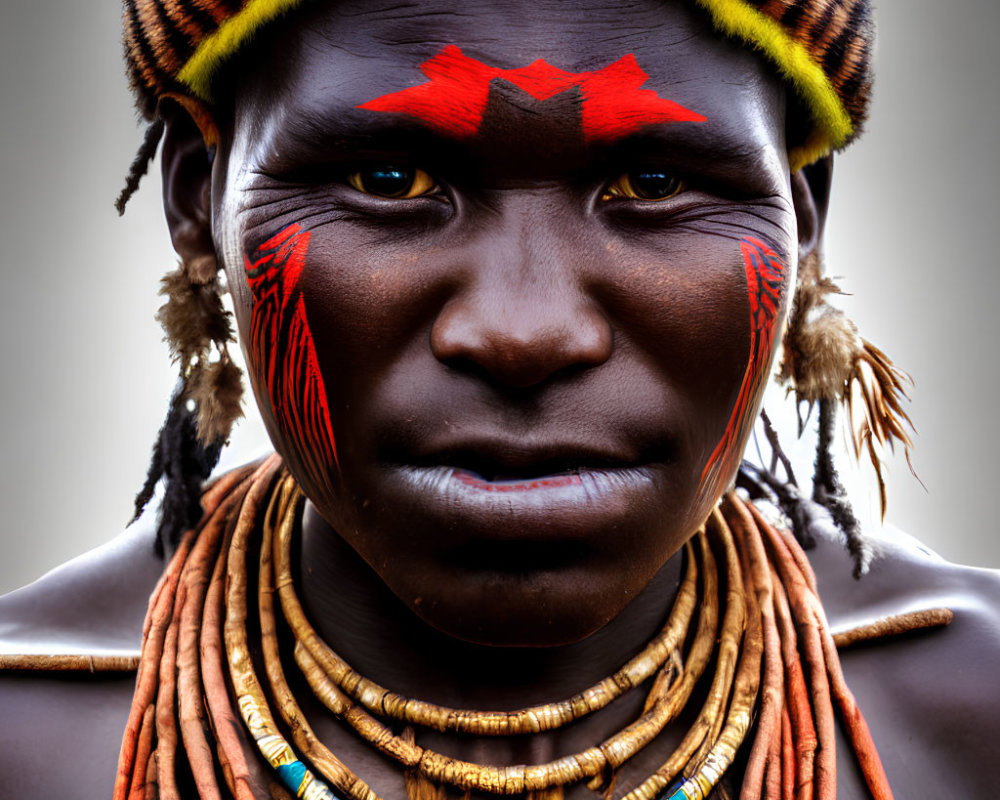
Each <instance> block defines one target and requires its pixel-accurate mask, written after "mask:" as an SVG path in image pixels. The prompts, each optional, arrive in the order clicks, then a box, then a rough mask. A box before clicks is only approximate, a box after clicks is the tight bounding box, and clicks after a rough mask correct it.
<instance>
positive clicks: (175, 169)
mask: <svg viewBox="0 0 1000 800" xmlns="http://www.w3.org/2000/svg"><path fill="white" fill-rule="evenodd" d="M159 114H160V116H161V117H162V118H163V121H164V125H165V127H164V135H163V150H162V154H161V162H162V169H163V211H164V214H165V215H166V218H167V226H168V227H169V229H170V238H171V240H172V241H173V245H174V250H176V251H177V255H178V256H180V258H181V261H183V262H184V263H185V264H198V263H204V262H205V261H207V260H208V259H211V260H212V262H213V263H214V262H215V260H216V256H215V246H214V244H213V242H212V212H211V209H212V154H211V152H210V150H209V148H208V147H207V146H206V144H205V139H204V137H203V134H202V131H201V129H200V128H199V126H198V124H197V123H196V122H195V121H194V119H193V118H192V117H191V115H190V114H189V113H188V111H187V110H185V109H184V108H183V107H182V106H181V105H180V104H179V103H176V102H172V101H169V100H166V101H163V102H161V103H160V107H159ZM212 271H213V273H214V269H213V270H212Z"/></svg>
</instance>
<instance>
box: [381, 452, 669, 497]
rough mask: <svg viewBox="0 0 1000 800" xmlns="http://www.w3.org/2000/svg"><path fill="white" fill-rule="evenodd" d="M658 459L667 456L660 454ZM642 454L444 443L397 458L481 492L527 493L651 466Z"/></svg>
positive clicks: (413, 467) (421, 469)
mask: <svg viewBox="0 0 1000 800" xmlns="http://www.w3.org/2000/svg"><path fill="white" fill-rule="evenodd" d="M655 460H656V461H663V460H665V459H664V458H663V457H662V455H661V457H660V458H657V459H655ZM653 462H654V459H652V458H648V457H646V455H645V454H642V455H640V454H635V453H628V452H615V451H612V450H595V449H592V448H586V447H580V446H578V445H573V444H547V445H539V446H531V447H525V446H523V445H520V444H515V443H510V442H488V443H478V444H471V445H463V446H459V447H447V448H441V449H437V450H434V451H433V452H429V453H422V454H417V455H410V456H409V457H405V458H403V459H400V460H398V461H397V463H399V464H400V465H401V466H406V467H409V468H411V469H416V470H420V471H424V470H434V471H440V470H448V471H450V473H451V476H452V478H453V479H454V480H456V481H458V482H459V483H461V484H463V485H464V486H467V487H470V488H473V489H480V490H484V491H501V492H512V491H527V490H531V489H557V488H561V487H566V486H578V485H580V484H581V483H582V482H583V480H584V476H587V475H594V474H613V473H621V472H624V471H631V470H636V469H641V468H643V467H647V466H650V465H651V464H652V463H653Z"/></svg>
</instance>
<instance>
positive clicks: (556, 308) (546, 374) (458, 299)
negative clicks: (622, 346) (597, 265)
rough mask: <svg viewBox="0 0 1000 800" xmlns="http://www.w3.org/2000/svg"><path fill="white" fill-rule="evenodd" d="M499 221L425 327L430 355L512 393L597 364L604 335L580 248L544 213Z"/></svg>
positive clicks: (605, 346)
mask: <svg viewBox="0 0 1000 800" xmlns="http://www.w3.org/2000/svg"><path fill="white" fill-rule="evenodd" d="M536 211H537V209H536ZM505 217H506V219H505V220H504V222H503V223H502V224H501V225H499V226H497V227H496V228H494V230H493V232H492V233H491V234H489V235H484V236H481V237H477V239H478V240H477V241H475V242H472V243H470V245H469V247H468V251H467V253H466V254H465V255H464V259H466V264H468V265H469V266H470V267H471V269H469V270H468V271H467V275H468V278H467V280H465V281H464V282H463V283H462V284H461V285H460V286H458V287H457V288H456V290H455V293H454V294H453V295H452V296H451V297H450V298H449V299H448V300H447V302H446V303H445V304H444V306H443V307H442V309H441V311H440V312H439V314H438V316H437V318H436V319H435V321H434V324H433V326H432V328H431V350H432V352H433V353H434V356H435V357H436V358H437V359H438V360H439V361H440V362H442V363H444V364H447V365H448V366H450V367H452V368H454V369H458V370H462V371H466V372H478V373H480V374H482V373H485V374H486V375H487V376H488V377H489V379H490V380H491V381H493V382H495V383H498V384H501V385H503V386H507V387H511V388H518V389H526V388H531V387H535V386H539V385H541V384H543V383H544V382H545V381H547V380H549V379H550V378H553V377H554V376H557V375H566V374H569V373H572V372H575V371H577V370H581V369H586V368H588V367H594V366H598V365H600V364H603V363H604V362H605V361H607V360H608V358H610V356H611V352H612V346H613V335H612V329H611V325H610V323H609V321H608V319H607V317H606V316H605V315H604V313H603V311H602V310H601V308H600V306H599V304H598V303H597V302H596V301H595V300H594V299H593V298H592V297H590V296H588V293H587V291H586V287H585V276H584V274H583V273H584V272H585V269H584V267H583V265H584V264H586V260H585V259H586V256H585V254H584V253H583V252H581V250H583V249H584V247H583V245H582V243H577V244H574V242H573V241H572V237H571V236H567V235H565V234H560V233H559V232H557V231H554V230H552V229H551V228H552V227H554V225H550V224H549V222H550V221H548V220H546V219H545V214H544V212H541V213H533V212H532V211H530V210H529V209H522V210H521V212H520V213H518V214H510V213H508V214H506V215H505Z"/></svg>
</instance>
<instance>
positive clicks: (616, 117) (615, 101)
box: [358, 45, 705, 140]
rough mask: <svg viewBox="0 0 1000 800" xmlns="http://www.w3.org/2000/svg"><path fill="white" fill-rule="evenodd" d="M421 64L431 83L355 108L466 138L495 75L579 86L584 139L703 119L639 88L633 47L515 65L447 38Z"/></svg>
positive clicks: (539, 89)
mask: <svg viewBox="0 0 1000 800" xmlns="http://www.w3.org/2000/svg"><path fill="white" fill-rule="evenodd" d="M420 69H421V71H422V72H423V73H424V74H425V75H426V76H427V77H428V78H430V80H429V81H428V82H427V83H422V84H420V85H419V86H413V87H411V88H409V89H403V90H402V91H399V92H393V93H391V94H387V95H383V96H382V97H378V98H375V99H374V100H370V101H368V102H367V103H363V104H361V105H360V106H358V108H364V109H367V110H369V111H383V112H394V113H399V114H407V115H409V116H411V117H416V118H417V119H419V120H421V121H422V122H424V123H425V124H426V125H427V126H428V127H430V128H431V129H433V130H435V131H438V132H439V133H442V134H444V135H446V136H451V137H454V138H457V139H464V138H468V137H470V136H473V135H475V134H476V133H477V132H478V131H479V128H480V125H481V124H482V121H483V114H484V112H485V111H486V104H487V101H488V100H489V91H490V83H491V81H493V80H495V79H501V80H505V81H507V82H508V83H512V84H514V85H515V86H517V87H518V88H520V89H522V90H523V91H524V92H526V93H528V94H529V95H531V96H532V97H534V98H535V99H536V100H548V99H549V98H550V97H554V96H555V95H557V94H559V93H560V92H565V91H567V90H568V89H571V88H573V87H575V86H578V87H580V93H581V94H582V96H583V103H582V113H581V124H582V126H583V135H584V138H586V139H587V140H613V139H617V138H620V137H622V136H625V135H627V134H629V133H633V132H635V131H637V130H639V129H641V128H642V127H644V126H646V125H651V124H655V123H669V122H704V121H705V117H703V116H702V115H701V114H698V113H696V112H694V111H691V110H690V109H687V108H684V106H682V105H680V104H678V103H675V102H673V101H672V100H667V99H666V98H663V97H660V96H659V95H658V94H657V93H656V92H655V91H653V90H652V89H641V88H640V87H641V86H642V85H643V84H644V83H645V82H646V81H647V80H648V79H649V75H647V74H646V73H645V72H644V71H643V69H642V68H641V67H640V66H639V64H638V62H637V61H636V60H635V56H634V55H632V54H631V53H629V54H628V55H625V56H622V57H621V58H620V59H618V60H617V61H615V62H614V63H613V64H609V65H608V66H606V67H603V68H602V69H599V70H595V71H593V72H567V71H565V70H562V69H559V68H558V67H554V66H552V65H551V64H549V63H547V62H546V61H544V60H542V59H538V60H537V61H534V62H532V63H531V64H529V65H528V66H526V67H518V68H517V69H500V68H499V67H491V66H490V65H488V64H484V63H483V62H481V61H477V60H476V59H474V58H469V57H468V56H466V55H464V54H463V53H462V51H461V50H460V49H459V48H458V47H456V46H455V45H448V46H447V47H446V48H445V49H444V50H443V51H442V52H441V53H439V54H438V55H436V56H434V57H433V58H431V59H429V60H428V61H425V62H424V63H423V64H421V65H420Z"/></svg>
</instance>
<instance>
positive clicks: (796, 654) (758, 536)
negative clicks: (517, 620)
mask: <svg viewBox="0 0 1000 800" xmlns="http://www.w3.org/2000/svg"><path fill="white" fill-rule="evenodd" d="M303 502H304V498H303V495H302V493H301V491H300V490H299V489H298V487H297V485H296V484H295V482H294V480H293V479H292V478H291V477H290V476H289V475H288V474H287V473H285V472H284V470H283V468H282V466H281V462H280V460H279V459H278V457H277V456H272V457H271V458H269V459H267V460H266V461H264V462H262V463H261V464H260V465H257V466H251V467H246V468H243V469H241V470H237V471H234V472H231V473H229V474H227V475H226V476H223V477H222V478H220V479H219V480H218V481H217V482H216V483H215V484H214V485H213V486H212V487H211V488H210V489H209V490H208V491H206V493H205V495H204V498H203V505H204V507H205V511H206V513H205V515H204V517H203V519H202V521H201V523H200V524H199V526H198V528H196V529H194V530H192V531H189V532H188V533H187V534H186V535H185V536H184V538H183V540H182V542H181V544H180V546H179V547H178V550H177V552H176V553H175V555H174V557H173V558H172V559H171V561H170V562H169V564H168V566H167V568H166V570H165V572H164V574H163V576H162V578H161V580H160V582H159V584H158V586H157V588H156V590H155V591H154V593H153V596H152V598H151V600H150V605H149V611H148V613H147V618H146V623H145V628H144V632H143V648H142V657H141V661H140V664H139V670H138V676H137V679H136V691H135V695H134V699H133V704H132V708H131V710H130V715H129V720H128V724H127V727H126V730H125V734H124V737H123V741H122V749H121V757H120V760H119V765H118V773H117V779H116V786H115V795H114V797H115V800H127V799H128V798H139V797H146V796H149V793H150V792H151V791H154V792H155V794H154V796H159V797H160V798H175V797H176V798H179V797H180V793H179V792H180V790H179V788H178V782H177V779H176V774H177V761H178V756H179V755H181V753H182V750H183V754H184V755H186V759H187V764H188V765H189V768H190V773H191V776H192V777H193V780H194V783H195V785H196V787H197V790H198V793H199V796H200V797H203V798H222V797H234V798H237V800H251V798H267V797H271V798H290V797H292V796H295V797H300V798H305V800H334V799H339V800H379V798H378V796H377V795H376V794H375V793H374V791H373V790H372V789H371V788H370V787H369V786H368V785H367V784H366V783H365V782H364V781H363V780H362V779H361V778H359V777H358V776H356V775H355V774H354V773H353V772H352V771H351V770H350V769H349V768H348V767H347V766H346V765H345V764H344V763H343V762H342V761H341V760H340V759H339V758H337V756H336V755H335V754H334V753H332V752H331V751H330V750H329V749H328V748H327V747H326V746H325V745H324V744H323V743H322V742H321V741H320V740H319V738H318V737H317V736H316V734H315V733H314V732H313V730H312V728H311V726H310V724H309V721H308V720H307V719H306V717H305V715H304V714H303V712H302V710H301V708H300V706H299V703H298V701H297V699H296V697H295V695H294V693H293V692H292V690H291V688H290V687H289V684H288V681H287V680H286V677H285V674H284V667H283V665H282V659H281V653H280V647H279V637H278V630H279V628H280V627H283V626H284V627H287V629H288V631H289V632H290V633H291V636H292V638H293V639H294V642H295V645H294V660H295V663H296V664H297V665H298V667H299V669H300V670H301V671H302V674H303V676H304V678H305V680H306V682H307V684H308V685H309V686H310V687H311V689H312V690H313V692H314V693H315V695H316V697H317V698H318V699H319V700H320V702H321V703H322V704H323V705H324V706H325V707H326V708H327V709H328V710H329V711H330V712H331V713H332V714H334V715H335V716H336V717H337V718H339V719H340V720H341V721H342V722H343V723H344V724H345V725H346V726H348V727H350V728H351V729H353V730H354V731H355V732H356V733H357V734H358V735H359V736H360V737H361V738H362V739H363V740H364V741H366V742H367V743H368V744H369V745H370V746H371V747H372V748H373V749H375V750H377V751H378V752H380V753H383V754H385V755H387V756H389V757H390V758H392V759H394V760H395V761H396V762H398V764H399V766H400V769H401V771H402V772H403V773H404V776H405V783H406V786H407V794H408V796H409V797H410V798H411V799H412V798H416V797H435V796H439V795H438V794H437V793H438V791H439V788H438V787H441V786H450V787H453V788H454V789H456V790H458V791H459V792H469V791H475V792H479V793H485V794H490V795H497V796H516V797H527V798H529V800H542V798H545V800H551V799H553V798H561V797H562V795H563V789H564V787H567V786H570V785H573V784H576V783H579V782H583V781H587V782H588V786H590V788H592V789H594V790H595V791H598V792H607V793H608V794H607V796H611V794H610V793H611V791H612V788H613V776H614V774H615V771H616V770H617V769H618V768H619V767H620V766H622V765H623V764H625V763H626V762H627V761H628V760H629V759H630V758H632V757H633V756H634V755H635V754H636V753H638V752H639V751H641V750H642V749H643V748H645V747H646V746H647V745H649V743H650V742H652V741H653V740H654V739H655V738H656V736H657V735H658V734H659V733H660V732H661V731H662V730H663V729H664V728H665V727H666V725H668V724H669V723H670V722H671V721H674V720H676V718H677V717H678V715H679V713H680V712H681V711H682V710H683V709H684V708H685V706H686V704H687V703H688V701H689V699H690V698H691V696H692V692H693V690H694V687H695V685H696V684H697V683H698V682H699V681H700V680H702V679H703V678H704V680H705V681H706V682H708V683H709V684H710V688H709V690H708V693H707V695H706V697H705V699H704V701H703V706H702V708H701V711H700V713H699V714H698V715H697V717H696V719H695V721H694V722H693V724H692V725H691V726H690V728H689V729H688V730H687V732H686V734H685V735H684V737H683V739H682V741H681V743H680V745H679V746H678V747H677V749H676V750H675V751H674V752H673V753H669V754H665V760H664V761H663V763H662V765H661V766H660V767H659V768H658V769H656V770H655V771H653V772H652V774H650V775H648V776H647V777H646V778H644V779H642V780H640V781H639V782H638V783H637V784H636V785H635V787H634V788H632V789H631V791H629V792H628V793H627V794H625V795H624V797H625V800H696V799H697V800H704V798H707V797H708V796H709V794H710V793H711V792H712V791H713V788H714V787H715V786H716V785H717V784H718V782H719V780H720V779H721V777H722V776H723V775H724V774H725V772H726V770H727V769H728V768H729V767H730V765H731V764H732V763H733V760H734V758H735V757H736V754H737V751H738V750H739V749H740V748H741V746H744V745H746V746H748V747H749V750H748V756H747V760H746V770H745V774H744V776H743V790H742V794H741V797H764V798H767V799H768V800H780V799H782V798H785V797H792V796H793V793H794V796H795V797H815V798H817V799H818V800H834V798H835V796H836V772H835V761H834V758H835V753H834V736H835V730H834V725H835V723H834V710H833V709H834V705H836V707H837V708H838V710H839V711H840V715H841V718H842V720H843V723H844V726H845V729H846V733H847V735H848V739H849V741H850V742H851V745H852V747H853V749H854V752H855V754H856V756H857V759H858V762H859V765H860V767H861V770H862V772H863V774H864V776H865V779H866V781H867V783H868V786H869V789H870V791H871V793H872V796H873V797H875V798H877V800H883V799H884V798H891V797H892V793H891V791H890V789H889V787H888V783H887V781H886V778H885V774H884V771H883V769H882V765H881V762H880V760H879V757H878V754H877V752H876V750H875V747H874V744H873V743H872V740H871V736H870V734H869V732H868V727H867V725H866V723H865V721H864V719H863V717H862V716H861V713H860V711H859V710H858V708H857V706H856V704H855V702H854V698H853V696H852V695H851V693H850V690H849V689H848V688H847V686H846V684H845V683H844V679H843V675H842V672H841V669H840V663H839V659H838V657H837V652H836V645H835V643H834V640H833V638H832V636H831V635H830V633H829V631H828V629H827V625H826V619H825V615H824V613H823V609H822V606H821V604H820V602H819V598H818V596H817V594H816V586H815V578H814V577H813V574H812V570H811V568H810V566H809V564H808V562H807V560H806V557H805V555H804V553H803V552H802V550H801V548H800V547H799V545H798V543H797V542H796V541H795V539H794V538H793V537H792V535H791V534H790V533H788V532H786V531H783V530H781V529H780V528H779V527H775V526H774V525H772V524H770V523H769V522H768V521H767V519H765V516H764V514H762V513H761V511H760V510H759V509H758V507H757V505H755V504H754V503H751V502H746V501H744V500H743V499H741V498H740V497H739V496H737V495H736V494H735V493H729V494H727V495H726V496H725V497H724V498H723V500H722V502H721V503H720V505H719V507H717V508H716V509H715V510H714V511H713V512H712V514H711V515H710V517H709V519H708V520H707V521H706V523H705V524H704V525H703V527H702V529H701V530H699V532H698V533H697V535H696V536H695V537H694V538H693V540H692V542H689V543H688V544H687V545H686V565H685V568H684V577H683V580H682V582H681V587H680V590H679V592H678V594H677V598H676V600H675V602H674V606H673V608H672V609H671V610H670V612H669V615H667V621H666V623H665V625H664V627H663V629H662V630H661V631H660V633H659V634H657V635H656V636H655V637H654V638H653V640H652V641H651V642H650V643H649V644H648V645H647V646H646V647H645V648H644V649H643V651H642V652H641V653H639V655H637V656H636V657H634V658H633V659H631V660H630V661H628V662H627V663H626V664H625V665H624V666H623V667H622V668H621V669H619V670H618V671H617V672H616V673H615V674H614V675H612V676H610V677H609V678H607V679H605V680H603V681H601V682H599V683H597V684H596V685H594V686H592V687H590V688H589V689H587V690H585V691H583V692H580V693H579V694H577V695H574V696H573V697H571V698H568V699H566V700H563V701H560V702H555V703H550V704H545V705H538V706H532V707H529V708H524V709H520V710H515V711H492V712H478V711H469V710H462V709H451V708H445V707H441V706H437V705H434V704H431V703H427V702H424V701H420V700H417V699H412V698H405V697H402V696H399V695H397V694H395V693H393V692H391V691H389V690H388V689H385V688H383V687H381V686H379V685H377V684H375V683H374V682H372V681H370V680H368V679H366V678H364V677H363V676H361V675H359V674H358V673H357V672H355V671H354V670H353V669H351V667H350V666H349V665H348V664H346V662H344V660H343V659H341V658H340V657H339V656H338V655H337V654H336V653H335V652H334V651H333V650H332V649H331V648H330V647H329V645H327V644H326V643H325V642H323V641H322V639H321V638H320V637H319V636H318V634H317V633H316V631H315V630H314V629H313V628H312V626H311V625H310V623H309V621H308V620H307V618H306V616H305V613H304V612H303V609H302V606H301V604H300V602H299V600H298V598H297V596H296V592H295V586H294V581H293V573H292V565H291V558H290V555H289V553H290V546H291V540H292V536H293V534H294V532H295V530H296V526H297V524H298V522H299V520H300V516H301V509H302V505H303ZM262 512H263V514H262ZM258 536H259V539H258ZM249 559H252V560H253V563H254V564H255V567H254V568H255V569H257V570H258V581H257V586H256V592H253V591H252V588H253V587H251V586H250V581H249V579H248V574H250V570H248V560H249ZM696 609H697V621H696V622H695V621H694V618H695V610H696ZM248 624H249V625H251V626H252V627H254V628H258V629H259V639H260V650H259V652H260V656H259V657H258V658H256V659H255V658H254V657H253V656H252V655H251V654H252V653H253V652H255V651H254V650H253V649H252V648H251V641H256V637H255V636H254V635H252V634H250V633H248ZM692 626H693V628H694V629H693V632H692ZM261 663H262V665H263V671H261V669H260V666H261ZM645 684H648V685H649V688H648V694H647V698H646V702H645V705H644V709H643V712H642V714H641V715H640V716H639V717H638V719H636V720H634V721H633V722H631V723H630V724H628V725H626V726H625V727H624V728H623V729H621V730H620V731H618V732H616V733H614V734H613V735H611V736H610V737H609V738H607V739H606V740H604V741H603V742H601V743H599V744H597V745H595V746H593V747H590V748H588V749H586V750H584V751H582V752H579V753H575V754H572V755H568V756H564V757H562V758H559V759H557V760H555V761H552V762H550V763H547V764H539V765H514V766H491V765H483V764H476V763H472V762H467V761H460V760H458V759H454V758H451V757H449V756H447V755H444V754H442V753H438V752H435V751H432V750H429V749H426V748H423V747H420V746H419V745H418V744H417V743H416V741H415V738H414V736H413V735H412V733H407V734H403V735H399V734H397V733H395V732H394V728H393V723H396V724H397V725H399V724H406V725H414V726H418V727H424V728H429V729H434V730H438V731H446V732H458V733H475V734H477V735H499V736H509V735H531V734H532V733H535V732H538V731H543V730H553V729H556V728H559V727H562V726H564V725H569V724H572V723H573V722H574V721H576V720H578V719H580V718H582V717H584V716H586V715H587V714H590V713H593V712H594V711H597V710H599V709H601V708H604V707H605V706H607V705H608V704H609V703H611V702H614V700H615V699H617V698H618V697H620V696H622V695H623V694H625V693H626V692H628V691H629V690H631V689H633V688H636V687H639V686H641V685H645ZM234 700H235V702H234ZM754 718H755V725H752V724H751V722H752V720H753V719H754ZM408 730H409V729H408ZM751 731H752V735H749V734H750V733H751ZM748 735H749V736H748ZM748 738H749V739H750V741H747V739H748ZM220 775H221V777H222V780H219V779H218V776H220Z"/></svg>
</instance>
